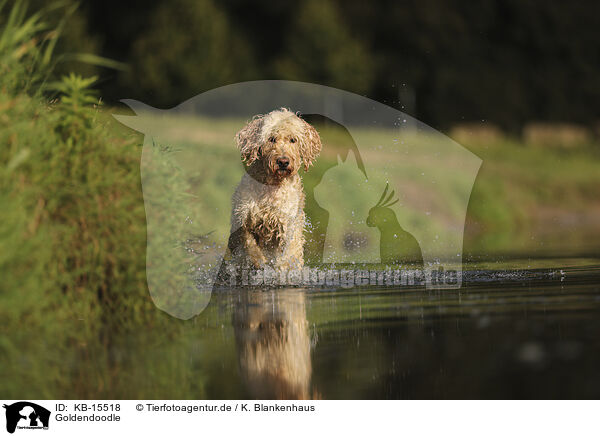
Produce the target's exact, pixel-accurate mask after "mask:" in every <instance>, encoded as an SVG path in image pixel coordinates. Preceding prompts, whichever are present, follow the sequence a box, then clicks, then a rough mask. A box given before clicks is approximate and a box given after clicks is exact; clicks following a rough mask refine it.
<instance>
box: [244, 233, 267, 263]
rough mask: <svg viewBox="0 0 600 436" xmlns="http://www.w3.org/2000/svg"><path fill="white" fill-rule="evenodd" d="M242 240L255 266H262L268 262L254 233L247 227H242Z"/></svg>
mask: <svg viewBox="0 0 600 436" xmlns="http://www.w3.org/2000/svg"><path fill="white" fill-rule="evenodd" d="M242 242H243V244H244V247H245V248H246V253H247V254H248V259H249V260H250V263H251V264H252V266H254V268H262V267H264V266H265V264H266V263H267V258H266V257H265V255H264V254H263V252H262V249H261V248H260V247H259V246H258V243H257V242H256V238H255V237H254V234H252V232H250V230H249V229H248V228H247V227H245V226H244V227H242Z"/></svg>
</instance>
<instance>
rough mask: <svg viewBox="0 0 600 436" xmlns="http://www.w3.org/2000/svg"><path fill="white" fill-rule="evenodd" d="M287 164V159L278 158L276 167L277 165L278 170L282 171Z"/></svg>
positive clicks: (288, 162) (288, 161)
mask: <svg viewBox="0 0 600 436" xmlns="http://www.w3.org/2000/svg"><path fill="white" fill-rule="evenodd" d="M289 164H290V160H289V159H288V158H287V157H280V158H278V159H277V165H279V168H281V169H282V170H285V169H286V168H287V167H288V165H289Z"/></svg>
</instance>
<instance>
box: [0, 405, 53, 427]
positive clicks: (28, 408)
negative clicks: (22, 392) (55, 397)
mask: <svg viewBox="0 0 600 436" xmlns="http://www.w3.org/2000/svg"><path fill="white" fill-rule="evenodd" d="M3 407H4V408H5V409H6V431H7V432H9V433H14V432H15V430H16V429H17V428H18V429H28V430H36V429H44V430H47V429H48V425H49V423H50V411H49V410H48V409H46V408H45V407H42V406H40V405H38V404H35V403H31V402H29V401H19V402H17V403H13V404H11V405H6V404H5V405H4V406H3Z"/></svg>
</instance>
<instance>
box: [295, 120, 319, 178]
mask: <svg viewBox="0 0 600 436" xmlns="http://www.w3.org/2000/svg"><path fill="white" fill-rule="evenodd" d="M302 122H303V123H304V135H303V137H302V139H301V140H300V156H302V161H303V162H304V171H308V167H310V166H311V165H312V163H313V161H314V160H315V159H316V158H317V156H318V155H319V153H320V152H321V137H320V136H319V133H318V132H317V130H316V129H315V128H314V127H313V126H311V125H310V124H308V123H307V122H306V121H304V120H302Z"/></svg>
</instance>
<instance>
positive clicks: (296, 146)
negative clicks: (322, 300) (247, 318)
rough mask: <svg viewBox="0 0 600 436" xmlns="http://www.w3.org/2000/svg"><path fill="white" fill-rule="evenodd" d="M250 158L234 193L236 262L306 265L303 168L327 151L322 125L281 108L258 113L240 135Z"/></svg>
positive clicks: (243, 151)
mask: <svg viewBox="0 0 600 436" xmlns="http://www.w3.org/2000/svg"><path fill="white" fill-rule="evenodd" d="M235 139H236V143H237V145H238V148H239V150H240V153H241V155H242V160H243V161H244V162H245V164H246V174H244V176H243V177H242V180H241V182H240V184H239V185H238V187H237V189H236V191H235V193H234V195H233V198H232V212H231V236H230V238H229V244H228V248H229V250H230V252H231V256H232V260H233V262H234V264H237V265H238V266H249V267H254V268H263V267H265V266H269V267H272V268H275V269H277V270H289V269H297V268H302V266H303V265H304V234H303V231H304V220H305V216H304V191H303V187H302V180H301V178H300V176H299V174H298V169H299V168H300V166H301V165H303V166H304V170H305V171H308V168H309V167H310V166H311V165H312V163H313V161H314V160H315V159H316V158H317V156H318V154H319V153H320V151H321V138H320V137H319V134H318V133H317V131H316V130H315V129H314V127H312V126H311V125H310V124H308V123H307V122H306V121H304V120H302V119H301V118H300V117H299V116H298V115H296V114H295V113H293V112H291V111H289V110H287V109H283V108H282V109H279V110H274V111H272V112H269V113H268V114H266V115H258V116H256V117H254V119H253V120H252V121H250V122H249V123H248V124H247V125H246V126H245V127H244V128H243V129H242V130H240V131H239V132H238V133H237V135H236V137H235Z"/></svg>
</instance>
